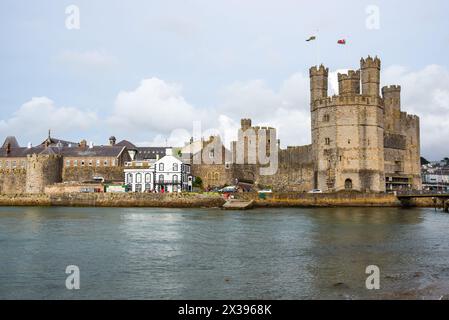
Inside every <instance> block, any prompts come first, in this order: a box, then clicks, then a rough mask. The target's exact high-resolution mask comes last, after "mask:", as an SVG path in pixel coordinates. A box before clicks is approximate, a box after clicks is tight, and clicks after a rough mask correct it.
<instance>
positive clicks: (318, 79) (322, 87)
mask: <svg viewBox="0 0 449 320" xmlns="http://www.w3.org/2000/svg"><path fill="white" fill-rule="evenodd" d="M309 74H310V103H311V105H313V103H314V102H315V101H316V100H318V99H323V98H327V91H328V79H329V69H328V68H325V67H324V66H323V65H320V66H319V67H317V66H315V67H312V68H310V71H309Z"/></svg>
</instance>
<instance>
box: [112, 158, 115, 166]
mask: <svg viewBox="0 0 449 320" xmlns="http://www.w3.org/2000/svg"><path fill="white" fill-rule="evenodd" d="M111 165H112V166H113V167H115V159H112V163H111Z"/></svg>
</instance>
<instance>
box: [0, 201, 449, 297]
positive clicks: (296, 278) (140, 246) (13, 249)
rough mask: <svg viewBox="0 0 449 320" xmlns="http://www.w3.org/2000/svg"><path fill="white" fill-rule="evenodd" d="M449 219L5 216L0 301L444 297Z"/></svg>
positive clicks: (324, 211)
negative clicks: (368, 283)
mask: <svg viewBox="0 0 449 320" xmlns="http://www.w3.org/2000/svg"><path fill="white" fill-rule="evenodd" d="M448 222H449V216H448V215H443V214H435V213H434V212H433V211H432V210H426V209H415V210H400V209H395V208H380V209H375V208H372V209H368V208H321V209H268V210H253V211H249V212H225V211H221V210H210V209H192V210H181V209H143V208H133V209H125V208H0V242H1V244H2V246H0V257H1V264H0V268H1V269H0V271H1V272H0V298H32V299H33V298H53V299H71V298H85V299H91V298H105V299H112V298H125V299H128V298H138V299H235V298H241V299H311V298H318V299H319V298H321V299H322V298H339V299H345V298H374V299H376V298H385V297H386V298H398V297H399V298H409V297H434V296H435V295H437V294H440V292H442V291H444V290H446V289H448V288H446V286H445V285H444V284H447V283H449V281H448V280H449V268H448V267H447V257H448V256H449V241H448V240H449V235H448V233H447V230H448V226H449V225H448ZM69 264H75V265H78V266H79V267H80V269H81V274H82V290H80V291H79V292H71V291H68V290H66V289H65V285H64V282H65V277H66V275H65V273H64V271H65V267H66V266H67V265H69ZM372 264H374V265H378V266H379V267H380V268H381V273H382V277H381V287H382V290H380V291H377V292H371V291H367V290H366V289H365V287H364V284H365V279H366V275H365V268H366V266H368V265H372ZM436 279H437V280H438V281H439V283H440V284H441V283H442V284H443V285H439V286H438V287H435V281H436ZM423 288H424V289H423Z"/></svg>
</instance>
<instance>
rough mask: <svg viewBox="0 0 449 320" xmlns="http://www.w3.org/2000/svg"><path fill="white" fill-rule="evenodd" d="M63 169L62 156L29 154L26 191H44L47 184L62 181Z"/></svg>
mask: <svg viewBox="0 0 449 320" xmlns="http://www.w3.org/2000/svg"><path fill="white" fill-rule="evenodd" d="M61 171H62V158H61V156H57V155H36V154H33V155H29V156H28V158H27V169H26V172H27V174H26V187H25V191H26V193H43V192H44V190H45V187H46V186H48V185H51V184H53V183H57V182H61V181H62V178H61Z"/></svg>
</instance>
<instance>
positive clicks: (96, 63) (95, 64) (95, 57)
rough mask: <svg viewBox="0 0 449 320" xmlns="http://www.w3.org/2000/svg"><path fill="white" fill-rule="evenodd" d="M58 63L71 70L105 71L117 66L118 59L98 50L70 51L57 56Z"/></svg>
mask: <svg viewBox="0 0 449 320" xmlns="http://www.w3.org/2000/svg"><path fill="white" fill-rule="evenodd" d="M58 61H59V62H61V63H64V64H67V65H68V66H70V67H73V68H87V69H89V68H95V69H107V68H110V67H114V66H116V65H118V59H117V58H116V57H114V56H112V55H110V54H108V53H105V52H103V51H98V50H92V51H83V52H80V51H70V50H66V51H63V52H62V53H60V54H59V56H58Z"/></svg>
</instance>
